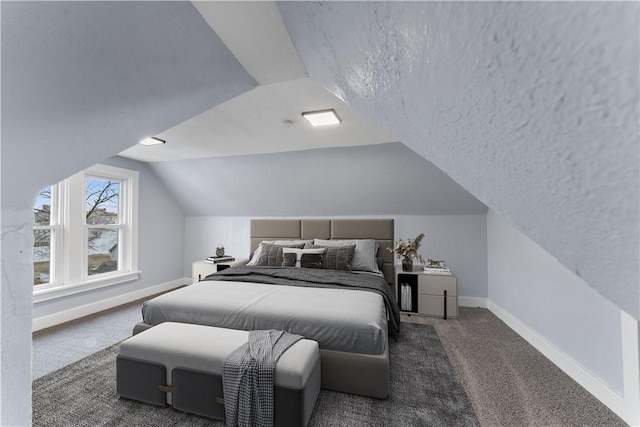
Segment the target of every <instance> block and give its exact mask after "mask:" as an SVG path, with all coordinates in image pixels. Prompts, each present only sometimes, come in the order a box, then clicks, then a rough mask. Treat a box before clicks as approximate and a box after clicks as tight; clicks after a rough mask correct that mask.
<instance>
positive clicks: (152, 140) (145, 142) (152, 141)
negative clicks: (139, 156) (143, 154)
mask: <svg viewBox="0 0 640 427" xmlns="http://www.w3.org/2000/svg"><path fill="white" fill-rule="evenodd" d="M166 142H167V141H165V140H164V139H160V138H156V137H155V136H150V137H149V138H146V139H143V140H142V141H140V144H142V145H160V144H165V143H166Z"/></svg>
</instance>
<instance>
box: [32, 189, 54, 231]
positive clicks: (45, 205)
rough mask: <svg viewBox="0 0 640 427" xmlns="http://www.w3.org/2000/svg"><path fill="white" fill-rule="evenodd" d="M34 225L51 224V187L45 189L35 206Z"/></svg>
mask: <svg viewBox="0 0 640 427" xmlns="http://www.w3.org/2000/svg"><path fill="white" fill-rule="evenodd" d="M33 223H34V224H35V225H49V224H50V223H51V187H47V188H45V189H43V190H42V191H41V192H40V194H39V195H38V198H37V199H36V204H35V205H34V206H33Z"/></svg>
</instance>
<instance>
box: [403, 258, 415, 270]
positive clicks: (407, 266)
mask: <svg viewBox="0 0 640 427" xmlns="http://www.w3.org/2000/svg"><path fill="white" fill-rule="evenodd" d="M402 271H413V260H412V259H411V258H402Z"/></svg>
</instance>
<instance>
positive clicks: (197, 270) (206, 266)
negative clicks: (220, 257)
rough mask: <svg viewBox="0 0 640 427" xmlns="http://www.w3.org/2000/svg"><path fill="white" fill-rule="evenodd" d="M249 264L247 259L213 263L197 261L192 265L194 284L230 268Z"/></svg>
mask: <svg viewBox="0 0 640 427" xmlns="http://www.w3.org/2000/svg"><path fill="white" fill-rule="evenodd" d="M248 262H249V260H248V259H246V258H241V259H237V260H235V261H228V262H220V263H216V264H214V263H211V262H207V261H195V262H194V263H193V264H191V278H192V279H193V283H196V282H199V281H201V280H202V279H204V278H205V277H207V276H208V275H210V274H213V273H216V272H218V271H222V270H224V269H227V268H229V267H241V266H243V265H245V264H247V263H248Z"/></svg>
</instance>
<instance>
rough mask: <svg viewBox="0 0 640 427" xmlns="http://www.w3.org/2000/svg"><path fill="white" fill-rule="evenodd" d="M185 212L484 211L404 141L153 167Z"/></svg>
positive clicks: (294, 213) (394, 212)
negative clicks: (403, 142)
mask: <svg viewBox="0 0 640 427" xmlns="http://www.w3.org/2000/svg"><path fill="white" fill-rule="evenodd" d="M151 167H152V168H153V170H154V171H156V173H157V175H158V176H159V177H160V179H161V180H163V182H164V185H165V186H166V187H167V188H169V189H170V191H171V192H172V193H173V194H174V196H175V197H176V199H177V201H178V203H179V204H180V205H181V206H182V207H183V209H184V210H185V212H186V214H187V215H194V216H208V215H218V216H335V215H402V214H406V215H462V214H484V213H486V212H487V208H486V206H485V205H483V204H482V203H480V202H479V201H478V200H477V199H476V198H475V197H473V196H472V195H470V194H469V193H468V192H467V191H466V190H464V189H463V188H462V187H460V186H459V185H458V184H456V183H455V182H454V181H453V180H452V179H451V178H449V177H447V176H446V175H445V174H444V173H442V172H441V171H440V170H439V169H438V168H436V167H434V166H433V165H432V164H430V163H429V162H428V161H426V160H425V159H423V158H422V157H420V156H418V155H417V154H416V153H414V152H413V151H411V150H409V149H408V148H407V147H405V146H404V145H403V144H401V143H391V144H376V145H371V146H362V147H334V148H326V149H316V150H305V151H292V152H286V153H274V154H264V155H248V156H231V157H215V158H201V159H190V160H179V161H172V162H156V163H151Z"/></svg>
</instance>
